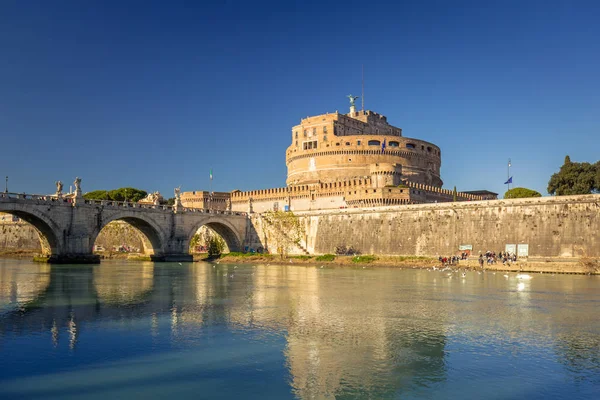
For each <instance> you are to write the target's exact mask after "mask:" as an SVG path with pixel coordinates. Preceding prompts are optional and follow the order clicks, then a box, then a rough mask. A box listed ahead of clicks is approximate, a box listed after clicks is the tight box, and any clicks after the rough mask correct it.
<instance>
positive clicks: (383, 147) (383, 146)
mask: <svg viewBox="0 0 600 400" xmlns="http://www.w3.org/2000/svg"><path fill="white" fill-rule="evenodd" d="M384 150H385V139H383V143H381V152H382V153H383V151H384Z"/></svg>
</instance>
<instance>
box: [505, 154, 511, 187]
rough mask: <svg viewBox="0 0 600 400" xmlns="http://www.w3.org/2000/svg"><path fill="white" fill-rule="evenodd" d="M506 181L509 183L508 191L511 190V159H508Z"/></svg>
mask: <svg viewBox="0 0 600 400" xmlns="http://www.w3.org/2000/svg"><path fill="white" fill-rule="evenodd" d="M506 181H507V182H508V190H510V158H509V159H508V173H507V175H506Z"/></svg>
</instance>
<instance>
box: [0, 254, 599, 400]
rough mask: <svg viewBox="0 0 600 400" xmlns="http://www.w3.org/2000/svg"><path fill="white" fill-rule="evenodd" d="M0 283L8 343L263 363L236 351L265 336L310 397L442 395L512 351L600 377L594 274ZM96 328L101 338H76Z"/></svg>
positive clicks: (322, 273) (251, 274)
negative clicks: (38, 338)
mask: <svg viewBox="0 0 600 400" xmlns="http://www.w3.org/2000/svg"><path fill="white" fill-rule="evenodd" d="M0 284H1V286H0V287H1V288H2V289H1V291H0V296H2V297H1V299H2V307H3V308H2V314H1V315H0V345H1V344H2V343H5V342H8V341H10V340H15V339H14V338H16V337H21V336H27V337H29V338H30V339H31V337H32V335H35V334H39V333H43V334H47V336H42V337H43V338H46V339H45V340H47V341H46V342H45V343H46V344H47V346H48V347H50V348H53V349H56V351H60V349H61V345H62V346H64V349H65V351H68V352H71V353H73V354H78V352H79V354H84V353H85V354H88V353H86V352H92V351H96V352H97V351H100V352H102V351H103V350H108V349H109V347H108V346H111V349H112V347H114V346H125V344H123V343H128V346H130V347H131V348H135V342H138V341H139V342H140V343H144V341H145V340H146V339H147V341H148V343H150V344H149V345H141V347H140V350H139V351H141V352H144V351H145V352H148V351H151V349H153V348H160V349H162V350H163V351H166V350H169V351H173V349H183V350H185V351H186V352H190V351H193V350H194V349H195V348H202V349H203V350H202V352H201V353H199V354H197V355H195V356H194V359H197V358H198V357H200V358H202V357H205V356H206V354H207V353H208V352H209V351H208V349H209V348H210V347H211V345H210V344H209V345H208V347H206V346H207V343H211V341H213V342H214V343H220V346H221V347H219V349H218V350H215V353H214V355H213V357H233V358H232V359H231V360H237V361H235V362H236V363H240V364H243V365H244V368H250V370H255V369H256V371H263V370H264V369H268V367H269V365H270V364H269V362H267V361H266V360H271V358H269V357H271V356H268V355H267V354H263V353H262V350H261V351H256V350H253V352H252V356H247V357H248V358H247V359H243V357H244V356H243V355H242V354H244V352H245V351H246V349H247V348H254V347H253V345H252V344H251V343H259V348H260V349H267V348H268V349H271V348H273V346H274V348H275V349H276V350H275V351H276V352H277V353H278V354H279V355H281V356H282V359H281V363H280V368H281V369H282V370H283V371H285V374H286V377H285V378H282V379H283V382H285V383H286V384H287V385H289V391H291V393H293V395H294V396H296V397H297V398H302V399H311V398H345V397H347V398H392V397H398V396H400V395H402V394H405V395H407V397H439V398H443V397H444V396H443V395H444V393H446V391H448V390H449V387H451V385H452V384H453V382H454V381H456V379H459V380H460V379H462V380H463V381H469V380H476V379H479V378H480V377H481V376H490V377H491V376H496V375H498V374H499V373H502V372H503V370H502V368H503V367H501V366H500V367H499V365H500V364H499V363H501V362H504V363H506V364H507V365H510V364H511V363H512V362H514V360H518V361H519V362H520V363H522V364H523V365H525V366H526V367H527V368H530V369H532V370H535V368H536V367H538V368H539V366H538V364H535V363H546V364H545V365H551V366H552V368H554V369H556V368H560V367H561V366H562V367H564V368H565V369H566V371H567V374H568V375H569V376H570V377H571V379H573V380H576V381H582V382H587V383H590V382H591V383H595V384H598V383H600V382H599V380H598V376H600V357H599V356H598V355H599V354H600V323H599V322H598V319H597V318H594V316H596V317H597V313H596V310H597V307H598V305H599V304H600V296H599V295H598V290H597V289H598V285H599V280H598V279H595V278H589V277H574V276H562V277H559V276H557V277H551V276H543V277H542V276H540V277H538V276H536V277H534V278H533V279H531V280H519V279H517V277H516V275H515V274H510V275H509V276H508V277H504V276H503V275H501V274H491V273H488V274H475V273H469V274H468V275H466V276H461V275H458V274H455V275H447V274H446V273H439V272H427V271H398V270H393V269H379V270H370V269H367V270H364V269H362V268H361V269H327V268H325V269H320V268H313V267H292V266H264V265H263V266H239V267H238V266H235V265H208V264H187V265H183V266H181V265H178V264H153V263H131V264H128V263H118V262H117V263H106V264H102V265H100V266H52V267H50V266H47V265H32V264H29V263H15V264H7V262H2V263H0ZM114 329H119V332H120V334H121V335H123V334H127V333H128V332H132V337H133V338H132V339H131V341H127V339H126V338H125V337H120V339H119V341H116V342H115V341H113V342H110V343H107V344H103V343H102V341H101V340H98V338H99V337H101V335H102V334H100V336H98V335H99V334H97V333H96V332H104V333H103V334H106V332H111V330H114ZM88 336H91V337H94V338H95V339H94V346H96V347H90V344H87V345H83V344H82V341H83V342H85V340H84V338H86V337H88ZM240 340H243V341H244V342H243V343H244V346H246V347H244V346H241V347H240V342H239V341H240ZM134 341H135V342H134ZM102 346H106V348H103V347H102ZM144 346H151V347H144ZM231 349H236V350H235V351H233V350H231ZM1 351H2V347H1V346H0V352H1ZM264 351H266V350H264ZM211 354H212V353H211ZM256 354H259V355H261V357H263V358H260V357H257V356H256ZM242 359H243V360H242ZM226 360H227V362H233V361H231V360H230V359H226ZM465 360H470V361H472V360H475V361H476V365H477V366H476V367H475V366H474V365H475V364H473V363H472V362H470V361H466V362H465ZM218 362H223V360H216V361H213V362H212V364H211V365H215V364H218ZM271 362H272V361H271ZM246 364H247V365H246ZM2 365H3V364H2ZM156 368H158V367H156ZM511 368H512V367H511ZM520 378H522V376H521V377H520ZM190 379H192V378H190ZM194 379H195V378H194ZM249 379H250V378H249ZM505 379H506V378H505ZM531 379H535V378H531ZM540 379H541V380H543V379H544V378H543V376H542V377H541V378H540ZM0 380H1V375H0ZM190 382H196V381H195V380H192V381H190ZM513 383H514V382H513ZM190 384H192V383H190ZM238 384H239V382H238ZM496 385H497V390H499V391H500V392H501V391H502V390H510V387H511V385H507V384H506V382H502V381H500V380H499V381H498V382H497V383H496ZM512 386H514V387H515V389H514V390H517V388H518V385H516V386H515V385H512ZM521 389H522V388H521ZM545 390H550V389H545ZM457 392H458V393H460V390H458V391H457ZM0 393H1V391H0ZM542 393H543V392H542ZM237 395H238V397H243V393H238V394H237ZM466 397H469V396H466ZM500 397H502V396H500ZM506 397H510V396H506Z"/></svg>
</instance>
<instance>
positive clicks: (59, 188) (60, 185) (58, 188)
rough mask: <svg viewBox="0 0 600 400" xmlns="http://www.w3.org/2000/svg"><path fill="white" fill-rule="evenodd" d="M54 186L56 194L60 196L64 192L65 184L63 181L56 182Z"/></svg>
mask: <svg viewBox="0 0 600 400" xmlns="http://www.w3.org/2000/svg"><path fill="white" fill-rule="evenodd" d="M54 184H55V185H56V194H57V195H58V196H60V195H61V194H62V190H63V183H62V182H61V181H56V182H54Z"/></svg>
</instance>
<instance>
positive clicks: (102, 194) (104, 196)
mask: <svg viewBox="0 0 600 400" xmlns="http://www.w3.org/2000/svg"><path fill="white" fill-rule="evenodd" d="M83 198H84V199H86V200H110V197H109V196H108V192H107V191H106V190H94V191H93V192H88V193H86V194H84V195H83Z"/></svg>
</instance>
